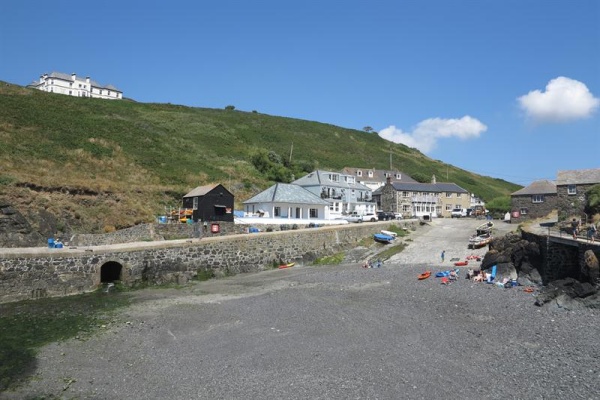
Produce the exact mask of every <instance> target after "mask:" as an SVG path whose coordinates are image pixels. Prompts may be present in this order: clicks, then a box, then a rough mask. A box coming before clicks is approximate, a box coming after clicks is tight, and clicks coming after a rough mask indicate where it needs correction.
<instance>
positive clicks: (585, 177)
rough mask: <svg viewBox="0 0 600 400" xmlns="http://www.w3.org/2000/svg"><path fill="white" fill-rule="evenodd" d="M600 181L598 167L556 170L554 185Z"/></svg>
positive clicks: (599, 169)
mask: <svg viewBox="0 0 600 400" xmlns="http://www.w3.org/2000/svg"><path fill="white" fill-rule="evenodd" d="M596 183H600V168H596V169H576V170H571V171H558V173H557V175H556V185H557V186H561V185H578V184H579V185H585V184H596Z"/></svg>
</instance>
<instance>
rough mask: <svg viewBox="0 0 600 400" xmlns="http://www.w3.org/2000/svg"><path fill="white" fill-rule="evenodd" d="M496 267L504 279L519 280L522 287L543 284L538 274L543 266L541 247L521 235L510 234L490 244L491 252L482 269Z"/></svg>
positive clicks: (487, 255)
mask: <svg viewBox="0 0 600 400" xmlns="http://www.w3.org/2000/svg"><path fill="white" fill-rule="evenodd" d="M494 265H496V266H497V269H498V272H497V273H498V274H501V276H502V277H509V276H510V277H511V279H517V278H518V281H519V283H521V284H522V285H531V284H541V283H542V277H541V275H540V273H539V272H538V271H539V269H540V267H541V266H542V257H541V253H540V249H539V246H538V245H537V243H532V242H529V241H527V240H524V239H522V238H521V235H519V234H516V233H509V234H507V235H505V236H502V237H498V238H495V239H494V240H493V241H492V242H491V243H490V250H489V251H488V252H487V253H486V255H485V257H484V258H483V260H482V261H481V268H482V269H485V270H489V269H490V268H491V267H492V266H494ZM500 269H502V271H501V272H500Z"/></svg>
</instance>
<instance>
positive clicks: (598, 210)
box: [585, 185, 600, 215]
mask: <svg viewBox="0 0 600 400" xmlns="http://www.w3.org/2000/svg"><path fill="white" fill-rule="evenodd" d="M585 197H586V203H585V212H586V213H587V214H589V215H595V214H600V185H594V186H592V187H591V188H590V189H589V190H588V191H587V193H586V196H585Z"/></svg>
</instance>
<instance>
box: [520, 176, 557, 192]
mask: <svg viewBox="0 0 600 400" xmlns="http://www.w3.org/2000/svg"><path fill="white" fill-rule="evenodd" d="M533 194H556V183H554V182H553V181H549V180H547V179H544V180H541V181H535V182H532V183H531V184H530V185H529V186H526V187H524V188H523V189H519V190H517V191H516V192H514V193H512V194H511V196H528V195H533Z"/></svg>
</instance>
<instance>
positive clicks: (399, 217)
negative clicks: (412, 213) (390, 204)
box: [394, 212, 404, 219]
mask: <svg viewBox="0 0 600 400" xmlns="http://www.w3.org/2000/svg"><path fill="white" fill-rule="evenodd" d="M403 218H404V217H403V216H402V213H399V212H395V213H394V219H403Z"/></svg>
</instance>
